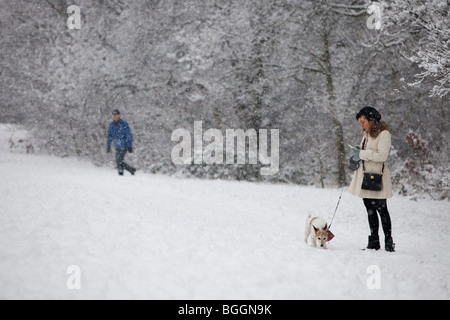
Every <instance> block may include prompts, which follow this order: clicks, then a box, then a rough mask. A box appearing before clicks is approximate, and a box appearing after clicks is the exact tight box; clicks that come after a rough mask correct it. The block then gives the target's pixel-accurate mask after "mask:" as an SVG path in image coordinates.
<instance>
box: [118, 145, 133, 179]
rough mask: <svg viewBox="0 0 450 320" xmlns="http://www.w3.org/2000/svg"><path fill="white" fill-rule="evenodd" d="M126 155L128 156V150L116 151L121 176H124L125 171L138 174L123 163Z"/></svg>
mask: <svg viewBox="0 0 450 320" xmlns="http://www.w3.org/2000/svg"><path fill="white" fill-rule="evenodd" d="M126 154H127V149H126V148H125V149H116V162H117V169H118V170H119V174H123V171H124V170H127V171H129V172H130V173H131V174H134V173H135V172H136V169H135V168H133V167H130V166H129V165H128V164H126V163H125V162H124V161H123V160H124V158H125V155H126Z"/></svg>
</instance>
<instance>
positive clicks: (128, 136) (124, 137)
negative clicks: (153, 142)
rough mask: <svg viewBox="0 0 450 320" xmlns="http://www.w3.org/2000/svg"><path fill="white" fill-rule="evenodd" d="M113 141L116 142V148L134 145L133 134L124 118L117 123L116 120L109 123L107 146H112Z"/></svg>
mask: <svg viewBox="0 0 450 320" xmlns="http://www.w3.org/2000/svg"><path fill="white" fill-rule="evenodd" d="M111 142H114V147H116V149H125V148H131V147H133V134H132V133H131V129H130V126H129V125H128V123H126V122H125V121H123V120H122V119H120V120H119V122H118V123H117V124H116V123H115V122H114V121H113V122H112V123H111V124H110V125H109V129H108V141H107V143H106V146H107V147H108V148H109V147H111Z"/></svg>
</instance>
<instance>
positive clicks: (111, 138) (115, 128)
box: [106, 110, 136, 176]
mask: <svg viewBox="0 0 450 320" xmlns="http://www.w3.org/2000/svg"><path fill="white" fill-rule="evenodd" d="M112 114H113V119H114V121H113V122H111V124H110V125H109V129H108V141H107V143H106V148H107V149H106V150H107V152H108V153H110V152H111V142H114V147H115V148H116V162H117V168H118V170H119V175H121V176H123V171H124V170H127V171H128V172H130V173H131V174H132V175H134V174H135V173H136V169H135V168H133V167H130V166H129V165H128V164H126V163H125V162H124V158H125V155H126V154H127V152H129V153H133V134H132V133H131V129H130V126H129V125H128V123H126V122H125V121H123V120H122V119H120V112H119V110H114V111H113V113H112Z"/></svg>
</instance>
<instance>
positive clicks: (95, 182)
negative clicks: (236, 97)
mask: <svg viewBox="0 0 450 320" xmlns="http://www.w3.org/2000/svg"><path fill="white" fill-rule="evenodd" d="M8 130H10V129H8V128H7V127H5V126H0V146H1V145H3V146H1V147H0V179H1V184H0V203H1V209H0V298H1V299H21V298H27V299H116V298H119V299H449V298H450V294H449V289H450V279H449V271H448V270H449V269H450V250H448V248H447V240H448V238H449V237H448V234H449V225H450V217H449V215H448V213H449V211H450V210H449V208H450V205H449V203H448V202H433V201H420V202H412V201H409V200H407V199H404V198H401V197H394V199H392V200H390V201H389V205H390V211H391V215H392V220H393V228H394V230H393V235H394V240H395V242H396V243H397V252H396V253H393V254H392V253H387V252H385V251H384V250H380V251H379V252H371V251H361V250H360V248H362V247H364V246H365V245H366V244H367V235H368V224H367V221H366V220H367V218H366V213H365V209H364V206H363V204H362V201H361V200H360V199H358V198H355V197H352V196H350V195H349V194H347V193H344V196H343V199H342V202H341V206H340V208H339V211H338V213H337V217H336V219H335V222H334V225H333V227H332V230H333V232H334V233H335V235H336V237H335V239H333V240H332V242H330V243H329V250H320V249H314V248H311V247H310V246H308V245H306V244H305V243H304V242H303V228H304V221H305V219H306V217H307V216H308V214H309V213H311V214H313V215H319V216H322V217H323V218H325V219H327V220H329V219H330V218H331V215H332V213H333V211H334V208H335V206H336V202H337V200H338V197H339V190H329V189H328V190H321V189H315V188H310V187H300V186H286V185H266V184H250V183H246V182H244V183H242V182H224V181H198V180H183V179H177V178H170V177H165V176H157V175H144V174H139V173H138V175H137V176H135V177H131V176H129V175H127V176H125V177H119V176H118V175H117V174H116V172H115V171H113V170H111V169H108V168H98V167H95V166H93V165H92V164H90V163H86V162H82V161H78V160H74V159H58V158H53V157H50V156H42V155H25V154H12V153H9V151H8V149H7V147H4V143H5V141H6V140H7V138H9V137H8V134H9V133H10V131H8ZM380 232H381V234H382V231H381V230H380ZM71 265H76V266H78V267H79V268H80V270H81V290H69V289H68V288H67V286H66V281H67V279H68V278H69V277H70V274H67V273H66V271H67V268H68V267H69V266H71ZM371 266H377V267H378V268H379V270H380V272H381V273H380V281H381V282H380V289H379V290H378V289H375V290H370V289H369V288H368V286H367V281H368V279H369V277H370V276H371V274H369V273H368V268H369V267H371ZM369 271H370V268H369Z"/></svg>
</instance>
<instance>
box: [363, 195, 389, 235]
mask: <svg viewBox="0 0 450 320" xmlns="http://www.w3.org/2000/svg"><path fill="white" fill-rule="evenodd" d="M363 201H364V205H365V206H366V209H367V213H368V216H369V226H370V233H371V235H372V236H376V237H378V229H379V225H380V222H379V221H378V214H379V215H380V217H381V224H382V226H383V231H384V236H385V237H386V238H390V237H391V233H392V225H391V217H390V216H389V211H388V208H387V201H386V199H363ZM377 212H378V214H377Z"/></svg>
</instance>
